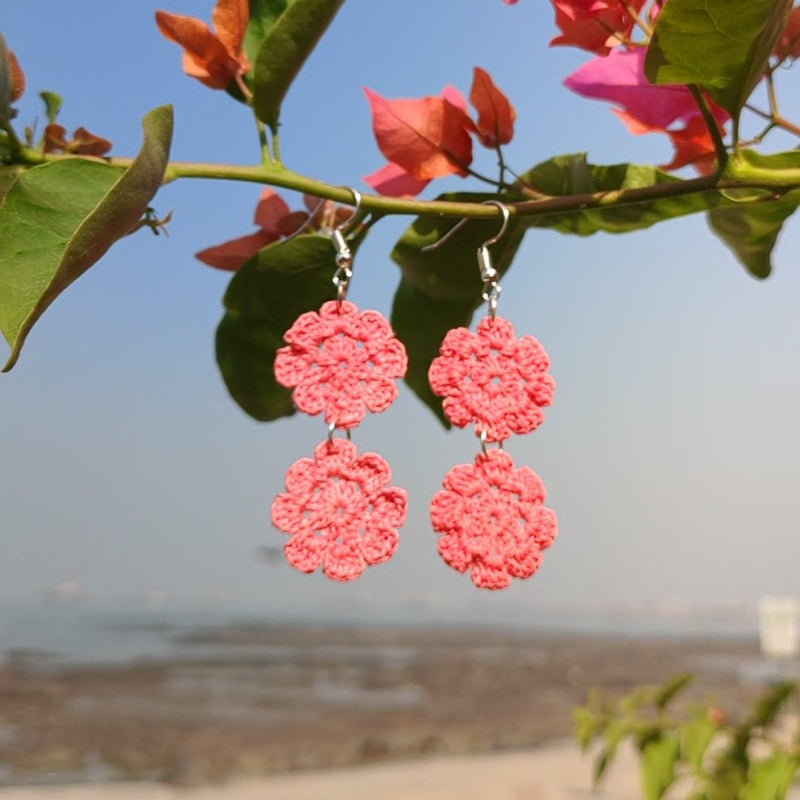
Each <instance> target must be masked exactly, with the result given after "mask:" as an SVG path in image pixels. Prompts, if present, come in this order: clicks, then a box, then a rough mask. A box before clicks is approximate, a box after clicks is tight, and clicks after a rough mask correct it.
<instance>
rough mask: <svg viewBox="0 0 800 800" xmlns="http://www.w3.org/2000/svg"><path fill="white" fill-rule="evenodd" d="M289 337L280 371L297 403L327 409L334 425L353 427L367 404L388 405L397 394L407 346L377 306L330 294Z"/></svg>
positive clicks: (277, 359)
mask: <svg viewBox="0 0 800 800" xmlns="http://www.w3.org/2000/svg"><path fill="white" fill-rule="evenodd" d="M284 339H285V340H286V342H287V343H288V347H282V348H281V349H280V350H278V353H277V355H276V357H275V377H276V379H277V380H278V383H280V384H282V385H283V386H293V387H294V394H293V397H294V402H295V405H296V406H297V407H298V408H299V409H300V410H301V411H305V412H306V414H319V413H320V412H321V411H324V412H325V421H326V422H327V423H328V424H329V425H334V426H335V427H337V428H353V427H355V426H356V425H358V423H359V422H361V420H362V419H363V418H364V415H365V414H366V412H367V410H369V411H373V412H378V411H385V410H386V409H387V408H388V407H389V405H390V404H391V402H392V400H394V398H395V397H397V387H396V386H395V382H394V381H395V378H402V377H403V375H405V374H406V366H407V358H406V351H405V348H404V347H403V345H402V343H401V342H400V341H399V339H396V338H395V336H394V334H393V333H392V329H391V327H390V325H389V323H388V322H387V321H386V320H385V319H384V318H383V316H381V314H379V313H378V312H377V311H359V310H358V308H357V307H356V306H355V305H353V304H352V303H349V302H347V301H343V302H341V303H339V302H337V301H335V300H331V301H329V302H327V303H323V305H322V308H320V310H319V313H317V312H316V311H308V312H306V313H305V314H301V315H300V316H299V317H298V318H297V319H296V320H295V322H294V324H293V325H292V327H291V328H289V330H288V331H286V333H285V334H284Z"/></svg>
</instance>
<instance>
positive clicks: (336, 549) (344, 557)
mask: <svg viewBox="0 0 800 800" xmlns="http://www.w3.org/2000/svg"><path fill="white" fill-rule="evenodd" d="M365 566H366V561H365V560H364V556H363V555H362V553H361V548H360V547H359V541H358V539H357V538H356V537H355V536H353V537H348V539H347V540H346V541H340V540H338V539H337V540H336V541H334V542H331V543H330V544H329V545H328V549H327V550H326V551H325V554H324V555H323V557H322V571H323V572H324V573H325V574H326V575H327V576H328V577H329V578H331V579H332V580H335V581H351V580H353V579H354V578H357V577H358V576H359V575H360V574H361V573H362V572H363V571H364V567H365Z"/></svg>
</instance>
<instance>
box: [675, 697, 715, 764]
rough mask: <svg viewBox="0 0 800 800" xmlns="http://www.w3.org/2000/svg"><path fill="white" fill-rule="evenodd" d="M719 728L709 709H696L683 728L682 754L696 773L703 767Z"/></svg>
mask: <svg viewBox="0 0 800 800" xmlns="http://www.w3.org/2000/svg"><path fill="white" fill-rule="evenodd" d="M718 730H719V726H718V725H717V723H716V722H714V720H713V719H711V718H710V717H709V714H708V712H707V709H705V708H702V707H700V708H696V709H695V710H694V712H693V713H692V716H691V717H690V718H689V721H688V722H686V723H685V724H684V725H683V727H682V728H681V753H682V755H683V758H684V759H685V760H686V762H687V763H688V764H689V766H690V767H692V769H693V770H694V771H695V772H699V771H700V770H701V769H702V766H703V758H704V757H705V754H706V750H707V749H708V746H709V744H711V740H712V739H713V738H714V735H715V734H716V732H717V731H718Z"/></svg>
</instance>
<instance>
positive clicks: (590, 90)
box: [564, 47, 697, 128]
mask: <svg viewBox="0 0 800 800" xmlns="http://www.w3.org/2000/svg"><path fill="white" fill-rule="evenodd" d="M644 58H645V50H644V48H643V47H637V48H635V49H633V50H615V51H614V52H612V53H611V54H610V55H608V56H606V57H605V58H595V59H592V60H591V61H589V62H587V63H586V64H583V65H582V66H580V67H578V69H576V70H575V72H573V73H572V74H571V75H569V76H568V77H567V78H566V79H565V80H564V85H565V86H566V87H567V88H568V89H571V90H572V91H573V92H575V93H577V94H579V95H581V96H582V97H590V98H592V99H594V100H606V101H608V102H610V103H615V104H617V105H619V106H621V107H622V109H623V110H624V111H626V112H627V113H628V114H629V115H630V116H631V117H635V118H636V119H638V120H639V121H641V122H642V123H643V124H645V125H648V126H650V127H653V128H667V127H668V126H669V125H671V124H672V123H673V122H676V121H677V120H682V119H686V118H688V117H692V116H694V115H695V114H697V104H696V103H695V100H694V98H693V97H692V95H691V92H690V91H689V90H688V89H687V88H686V87H685V86H681V85H677V84H675V85H673V84H666V85H654V84H651V83H650V82H649V81H648V80H647V77H646V76H645V74H644Z"/></svg>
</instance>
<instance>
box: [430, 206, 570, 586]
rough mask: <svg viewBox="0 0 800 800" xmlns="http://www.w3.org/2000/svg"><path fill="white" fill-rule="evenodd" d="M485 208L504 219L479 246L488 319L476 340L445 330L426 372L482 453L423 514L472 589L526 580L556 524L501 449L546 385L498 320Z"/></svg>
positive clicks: (535, 408)
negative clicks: (491, 219)
mask: <svg viewBox="0 0 800 800" xmlns="http://www.w3.org/2000/svg"><path fill="white" fill-rule="evenodd" d="M489 202H491V203H493V204H494V205H497V206H498V208H499V209H500V211H501V213H502V214H503V226H502V228H501V230H500V232H499V233H498V234H497V235H496V236H494V237H493V238H491V239H489V240H488V241H486V242H484V244H483V245H481V246H480V247H479V248H478V265H479V267H480V270H481V277H482V279H483V299H484V300H485V301H486V304H487V307H488V308H487V310H488V313H487V315H486V316H485V317H484V318H483V319H481V321H480V322H479V323H478V326H477V332H476V333H472V332H471V331H470V330H469V329H467V328H455V329H453V330H451V331H449V332H448V334H447V335H446V336H445V338H444V341H443V342H442V344H441V347H440V350H439V355H438V356H437V357H436V358H435V359H434V360H433V361H432V363H431V365H430V368H429V370H428V380H429V382H430V385H431V388H432V389H433V392H434V394H436V395H437V396H439V397H443V398H444V401H443V404H442V406H443V410H444V413H445V416H446V417H447V418H448V419H449V420H450V422H452V423H453V425H456V426H457V427H459V428H463V427H466V426H467V425H470V424H472V423H474V425H475V433H476V435H477V436H478V437H479V439H480V445H481V451H480V452H479V453H478V455H477V457H476V458H475V461H474V463H473V464H460V465H458V466H455V467H453V468H452V469H451V470H450V471H449V472H448V473H447V475H446V476H445V478H444V481H443V488H442V490H441V491H440V492H438V493H437V494H436V495H435V496H434V498H433V500H432V501H431V505H430V515H431V522H432V524H433V528H434V530H435V531H436V532H437V533H438V534H440V537H439V540H438V550H439V554H440V555H441V557H442V558H443V559H444V561H445V562H446V563H447V564H448V565H449V566H451V567H452V568H453V569H455V570H457V571H458V572H462V573H463V572H467V570H469V571H470V576H471V578H472V581H473V583H474V584H475V585H476V586H478V587H479V588H482V589H503V588H505V587H507V586H508V585H509V584H510V582H511V578H528V577H530V576H531V575H533V573H534V572H536V570H537V569H538V568H539V566H540V564H541V561H542V551H543V550H545V549H547V548H548V547H549V546H550V545H551V544H552V543H553V540H554V539H555V536H556V531H557V525H556V517H555V514H554V513H553V511H551V510H550V509H549V508H546V507H545V506H544V499H545V489H544V485H543V484H542V481H541V480H540V479H539V476H538V475H537V474H536V473H535V472H534V471H533V470H532V469H530V468H529V467H524V466H523V467H520V468H515V466H514V462H513V460H512V458H511V456H510V455H509V454H508V453H507V452H506V451H505V450H504V449H503V442H504V441H505V440H506V439H508V438H509V436H510V435H511V434H523V433H530V432H531V431H533V430H535V429H536V428H537V427H539V425H540V424H541V423H542V422H543V420H544V414H543V412H542V408H543V407H545V406H549V405H550V403H551V402H552V400H553V392H554V389H555V382H554V381H553V379H552V377H551V376H550V375H548V374H547V369H548V367H549V360H548V357H547V354H546V353H545V351H544V349H543V348H542V346H541V345H540V344H539V342H538V341H537V340H536V339H535V338H534V337H533V336H531V335H525V336H522V337H521V338H520V339H517V338H516V337H515V335H514V328H513V327H512V325H511V323H510V322H509V321H508V320H506V319H503V318H502V317H499V316H497V301H498V298H499V296H500V284H499V282H498V277H499V276H498V273H497V271H496V270H495V269H494V267H493V266H492V261H491V256H490V253H489V246H490V245H492V244H494V243H495V242H497V241H498V240H499V239H500V238H501V237H502V235H503V234H504V233H505V230H506V227H507V225H508V218H509V212H508V209H507V208H506V207H505V206H504V205H502V204H501V203H497V202H494V201H489ZM459 225H460V223H459ZM457 227H459V226H458V225H457V226H455V227H454V228H452V229H451V230H450V231H449V232H448V234H447V235H446V236H445V237H444V238H443V239H441V240H439V241H438V242H437V243H435V244H434V245H432V246H429V249H430V248H432V247H437V246H439V245H440V244H442V243H443V242H444V241H446V239H447V238H449V236H451V235H452V234H453V233H454V232H455V230H456V228H457ZM490 444H496V445H497V447H495V448H490V447H489V445H490Z"/></svg>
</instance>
